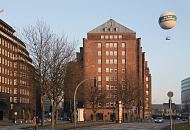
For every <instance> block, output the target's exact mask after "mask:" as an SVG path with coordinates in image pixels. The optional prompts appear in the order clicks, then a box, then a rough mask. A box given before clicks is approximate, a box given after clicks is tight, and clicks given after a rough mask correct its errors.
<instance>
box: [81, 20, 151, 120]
mask: <svg viewBox="0 0 190 130" xmlns="http://www.w3.org/2000/svg"><path fill="white" fill-rule="evenodd" d="M77 58H78V59H79V60H78V61H80V63H81V64H82V66H83V72H84V75H83V78H84V80H86V79H92V78H93V77H96V79H97V85H96V87H97V91H98V94H99V97H100V96H101V94H103V95H104V96H103V97H102V99H101V101H100V102H99V101H97V102H96V105H94V106H92V102H90V101H89V89H91V88H92V85H89V84H88V83H86V84H85V86H84V99H85V103H84V107H85V112H84V115H85V120H92V118H93V110H92V107H93V108H94V107H95V109H96V120H120V119H121V118H122V120H128V119H129V118H131V119H132V118H133V119H137V118H145V117H148V116H150V115H151V74H150V71H149V68H148V62H147V61H146V60H145V53H144V52H142V47H141V39H140V38H136V32H134V31H133V30H131V29H129V28H127V27H125V26H123V25H121V24H119V23H117V22H116V21H115V20H113V19H110V20H108V21H107V22H106V23H104V24H102V25H100V26H98V27H97V28H95V29H93V30H92V31H90V32H88V33H87V38H84V39H83V48H81V49H80V53H78V55H77ZM81 61H82V62H81ZM99 97H97V98H99ZM102 100H103V101H102ZM130 100H131V101H130ZM119 102H120V103H119ZM119 118H120V119H119Z"/></svg>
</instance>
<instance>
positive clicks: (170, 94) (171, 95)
mask: <svg viewBox="0 0 190 130" xmlns="http://www.w3.org/2000/svg"><path fill="white" fill-rule="evenodd" d="M167 95H168V97H169V110H170V130H172V99H171V97H173V92H171V91H169V92H168V93H167Z"/></svg>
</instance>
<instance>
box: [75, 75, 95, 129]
mask: <svg viewBox="0 0 190 130" xmlns="http://www.w3.org/2000/svg"><path fill="white" fill-rule="evenodd" d="M92 79H94V83H95V81H96V77H94V78H89V79H84V80H82V81H81V82H80V83H79V84H78V85H77V87H76V88H75V92H74V125H75V129H76V125H77V111H76V100H75V99H76V93H77V90H78V88H79V87H80V86H81V84H83V83H84V82H85V81H87V80H92Z"/></svg>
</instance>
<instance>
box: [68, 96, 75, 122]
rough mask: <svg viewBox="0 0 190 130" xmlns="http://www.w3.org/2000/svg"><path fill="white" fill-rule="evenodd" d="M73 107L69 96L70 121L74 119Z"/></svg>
mask: <svg viewBox="0 0 190 130" xmlns="http://www.w3.org/2000/svg"><path fill="white" fill-rule="evenodd" d="M72 110H73V108H72V100H71V98H70V99H69V112H70V113H69V116H70V117H69V118H71V122H73V121H74V120H73V111H72Z"/></svg>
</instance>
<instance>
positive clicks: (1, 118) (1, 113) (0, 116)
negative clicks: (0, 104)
mask: <svg viewBox="0 0 190 130" xmlns="http://www.w3.org/2000/svg"><path fill="white" fill-rule="evenodd" d="M1 120H3V111H0V121H1Z"/></svg>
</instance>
